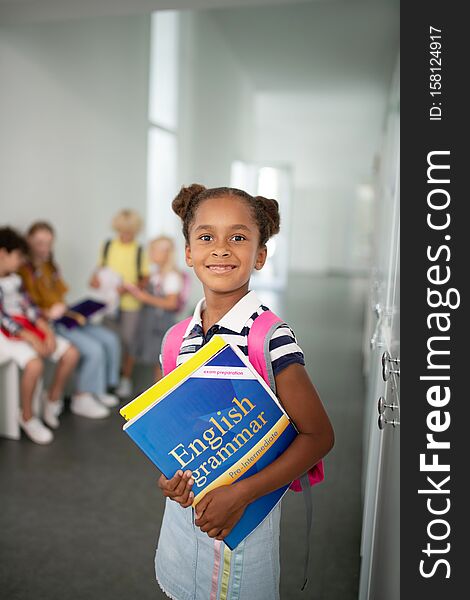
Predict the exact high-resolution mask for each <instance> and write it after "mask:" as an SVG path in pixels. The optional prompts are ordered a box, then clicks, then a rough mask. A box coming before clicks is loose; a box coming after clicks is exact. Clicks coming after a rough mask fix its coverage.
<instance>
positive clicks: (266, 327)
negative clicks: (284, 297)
mask: <svg viewBox="0 0 470 600" xmlns="http://www.w3.org/2000/svg"><path fill="white" fill-rule="evenodd" d="M281 323H283V321H282V319H280V318H279V317H278V316H277V315H275V314H274V313H273V312H271V311H270V310H265V311H264V312H263V313H261V314H260V315H259V316H258V317H256V319H255V320H254V321H253V325H252V326H251V329H250V331H249V332H248V360H249V361H250V363H251V364H252V365H253V366H254V368H255V369H256V370H257V371H258V373H259V374H260V375H261V377H262V378H263V379H264V380H265V381H266V383H267V384H268V385H269V387H270V388H271V389H272V391H273V392H276V382H275V380H274V373H273V368H272V364H271V360H267V357H269V342H270V341H271V337H272V335H273V333H274V332H275V331H276V329H277V328H278V327H279V325H281Z"/></svg>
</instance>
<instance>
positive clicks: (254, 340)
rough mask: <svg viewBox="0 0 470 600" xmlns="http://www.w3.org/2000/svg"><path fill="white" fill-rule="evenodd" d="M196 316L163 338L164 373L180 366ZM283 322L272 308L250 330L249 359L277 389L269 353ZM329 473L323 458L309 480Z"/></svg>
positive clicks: (297, 488)
mask: <svg viewBox="0 0 470 600" xmlns="http://www.w3.org/2000/svg"><path fill="white" fill-rule="evenodd" d="M191 318H192V317H188V318H187V319H184V321H180V322H179V323H176V325H173V327H171V328H170V329H169V330H168V331H167V333H166V335H165V337H164V338H163V342H162V367H163V374H164V375H167V374H168V373H170V371H173V369H174V368H175V367H176V360H177V358H178V354H179V351H180V348H181V344H182V342H183V337H184V334H185V332H186V329H187V327H188V325H189V322H190V321H191ZM282 323H283V321H282V319H280V318H279V317H278V316H276V315H275V314H274V313H273V312H271V311H270V310H266V311H264V312H263V313H262V314H261V315H259V316H258V317H257V318H256V319H255V320H254V321H253V325H252V326H251V329H250V331H249V333H248V359H249V361H250V363H251V364H252V365H253V366H254V368H255V369H256V371H257V372H258V373H259V374H260V375H261V377H262V378H263V379H264V380H265V381H266V383H267V384H268V385H269V387H270V388H271V390H272V391H273V392H274V393H276V382H275V380H274V373H273V370H272V365H271V359H270V356H269V342H270V340H271V337H272V335H273V333H274V332H275V331H276V329H277V328H278V327H279V326H280V325H281V324H282ZM324 477H325V474H324V470H323V461H322V460H321V461H320V462H318V463H317V464H316V465H315V466H313V467H312V468H311V469H309V471H308V483H309V484H310V485H311V486H312V485H315V484H316V483H320V482H321V481H323V479H324ZM290 489H291V490H293V491H294V492H301V491H302V478H300V479H295V480H294V481H293V482H292V483H291V484H290Z"/></svg>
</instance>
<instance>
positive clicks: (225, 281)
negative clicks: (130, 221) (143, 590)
mask: <svg viewBox="0 0 470 600" xmlns="http://www.w3.org/2000/svg"><path fill="white" fill-rule="evenodd" d="M172 206H173V210H174V211H175V213H176V214H177V215H179V216H180V217H181V220H182V223H183V234H184V237H185V241H186V250H185V255H186V263H187V265H188V266H190V267H192V268H193V269H194V271H195V274H196V276H197V277H198V279H199V280H200V281H201V283H202V286H203V289H204V298H203V299H202V300H201V301H200V302H199V303H198V304H197V306H196V309H195V311H194V314H193V316H192V318H191V319H189V320H187V321H185V322H182V323H178V324H177V325H175V326H173V328H172V329H170V331H169V332H168V333H167V335H166V337H165V339H164V342H163V345H162V365H163V372H164V374H165V375H166V374H167V373H168V372H169V370H171V369H172V368H175V366H177V365H180V364H182V363H183V362H184V361H186V360H187V359H188V358H190V357H191V356H192V355H193V354H194V353H195V352H197V350H199V349H200V348H201V347H202V346H203V345H204V344H205V343H207V342H208V341H209V340H210V339H211V338H212V336H213V335H215V334H217V335H221V336H222V337H223V338H224V339H225V340H226V341H227V342H230V343H232V344H233V345H236V346H238V347H239V348H240V350H241V351H242V352H243V353H244V354H245V355H247V356H248V357H249V359H250V361H251V362H252V363H253V365H254V366H255V368H256V369H257V370H258V372H260V374H261V375H262V376H263V377H264V378H265V379H266V381H269V382H270V384H271V387H272V388H273V389H275V390H276V394H277V396H278V397H279V400H280V402H281V403H282V405H283V406H284V408H285V410H286V412H287V413H288V414H289V416H290V418H291V420H292V421H293V423H294V424H295V426H296V427H297V430H298V432H299V435H298V436H297V437H296V439H295V440H294V442H293V443H292V444H291V446H289V448H288V449H287V450H286V451H285V452H284V453H283V454H282V455H281V456H280V457H279V458H277V459H276V460H275V461H274V462H273V463H271V464H270V465H269V466H267V467H266V468H264V469H262V470H261V471H259V472H258V473H256V474H254V475H252V476H250V477H246V478H245V479H240V480H238V481H236V482H235V483H233V484H232V485H230V486H222V487H219V488H216V489H214V490H212V491H210V492H209V493H208V494H207V495H205V496H204V498H203V499H202V500H201V501H200V502H199V503H198V504H197V505H196V507H195V509H194V511H193V509H191V508H190V506H191V504H192V502H193V499H194V493H193V492H192V491H191V488H192V485H193V483H194V481H193V479H192V477H191V471H185V472H183V471H178V472H177V473H176V474H175V476H174V477H173V478H172V479H169V480H168V479H166V478H165V477H164V476H163V475H162V476H161V477H160V479H159V487H160V488H161V490H162V492H163V494H164V496H166V498H167V500H166V506H165V513H164V516H163V522H162V526H161V531H160V537H159V541H158V547H157V551H156V556H155V571H156V577H157V581H158V583H159V585H160V587H161V588H162V590H163V591H164V592H165V593H166V594H167V595H168V596H169V597H170V598H174V599H177V600H199V599H200V598H210V599H211V600H216V599H217V600H225V599H228V598H232V597H233V598H235V597H236V598H237V599H238V600H248V599H250V600H275V599H278V598H279V575H280V569H279V533H280V504H278V505H277V506H276V508H275V509H274V510H273V511H271V513H270V514H269V515H268V517H267V518H266V519H265V520H264V521H263V522H262V523H261V524H260V525H259V526H258V527H257V528H256V529H255V530H254V531H253V532H252V533H251V534H250V535H249V536H248V537H247V538H245V540H243V542H241V543H240V544H239V545H238V546H237V547H236V548H235V550H233V551H230V550H229V548H228V547H227V546H226V545H225V544H224V543H223V540H224V537H225V536H226V535H227V534H228V533H229V532H230V531H231V529H232V528H233V526H234V525H235V523H236V522H237V521H238V520H239V519H240V517H241V515H242V514H243V512H244V510H245V508H246V507H247V506H248V504H249V503H250V502H253V501H254V500H255V499H257V498H259V497H260V496H263V495H265V494H267V493H269V492H271V491H274V490H276V489H278V488H280V487H281V486H283V485H286V484H288V483H290V482H292V481H293V480H295V479H296V478H299V477H301V476H302V479H303V480H305V477H306V475H305V474H306V472H308V478H307V479H309V480H310V483H314V482H315V481H318V480H320V479H321V477H322V470H321V466H320V465H321V459H322V458H323V457H324V456H325V455H326V454H327V453H328V452H329V450H330V449H331V448H332V446H333V440H334V434H333V429H332V426H331V424H330V421H329V419H328V416H327V414H326V412H325V410H324V408H323V405H322V403H321V400H320V398H319V396H318V394H317V392H316V390H315V388H314V386H313V384H312V383H311V381H310V379H309V377H308V375H307V372H306V370H305V368H304V364H305V362H304V356H303V353H302V350H301V349H300V347H299V346H298V344H297V340H296V337H295V335H294V333H293V331H292V329H291V328H290V327H289V326H288V325H287V324H285V323H284V322H283V321H282V320H280V319H277V318H276V317H275V315H273V313H271V312H270V311H269V309H268V308H267V307H265V306H264V305H263V304H262V303H261V302H260V300H259V299H258V297H257V296H256V294H255V293H254V292H253V291H249V284H250V276H251V273H252V271H253V270H254V269H257V270H259V269H261V268H262V267H263V265H264V263H265V261H266V256H267V250H266V242H267V241H268V239H269V238H270V237H271V236H272V235H274V234H276V233H277V232H278V231H279V223H280V217H279V210H278V203H277V202H276V201H275V200H269V199H266V198H262V197H259V196H256V197H252V196H250V195H249V194H247V193H246V192H243V191H241V190H237V189H234V188H226V187H222V188H212V189H206V188H205V187H204V186H201V185H197V184H193V185H191V186H189V187H186V188H185V187H183V188H182V189H181V191H180V192H179V194H178V195H177V196H176V198H175V199H174V201H173V204H172ZM265 314H266V315H267V318H266V317H265V316H264V315H265ZM257 322H258V323H261V327H258V326H257V325H256V323H257ZM254 329H258V332H257V333H256V335H255V339H254V342H253V335H252V334H250V332H252V330H254ZM260 341H261V343H260ZM175 342H177V343H176V344H175ZM175 348H176V351H175ZM266 357H267V360H265V358H266ZM263 365H264V368H263Z"/></svg>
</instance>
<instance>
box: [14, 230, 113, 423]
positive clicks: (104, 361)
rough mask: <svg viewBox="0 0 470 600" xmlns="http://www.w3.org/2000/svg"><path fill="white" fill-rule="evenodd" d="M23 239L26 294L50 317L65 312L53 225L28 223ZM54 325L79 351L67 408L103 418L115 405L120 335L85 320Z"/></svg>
mask: <svg viewBox="0 0 470 600" xmlns="http://www.w3.org/2000/svg"><path fill="white" fill-rule="evenodd" d="M26 239H27V242H28V245H29V259H28V260H27V261H25V263H24V265H23V266H22V267H21V269H20V271H19V273H20V275H21V277H22V279H23V283H24V286H25V288H26V291H27V292H28V294H29V296H30V298H31V299H32V300H33V301H34V302H35V303H36V304H37V305H38V306H39V308H40V309H41V310H42V312H43V314H44V315H45V316H46V317H47V318H48V319H49V320H50V321H52V322H53V321H55V320H57V319H60V318H61V317H63V316H64V315H65V314H66V312H67V302H66V294H67V291H68V286H67V284H66V283H65V281H64V279H63V278H62V274H61V272H60V269H59V267H58V265H57V263H56V261H55V260H54V256H53V247H54V241H55V232H54V228H53V227H52V225H51V224H50V223H47V222H45V221H37V222H36V223H33V224H32V225H31V226H30V227H29V229H28V232H27V238H26ZM54 328H55V330H56V331H57V333H59V334H60V335H61V336H62V337H64V338H65V339H67V340H68V341H69V342H71V343H72V344H73V345H74V346H75V347H76V348H77V349H78V350H79V352H80V362H79V365H78V368H77V376H76V392H75V393H74V394H73V396H72V401H71V403H70V410H71V412H73V413H74V414H76V415H80V416H82V417H87V418H90V419H101V418H104V417H107V416H108V415H109V414H110V411H109V408H112V407H114V406H117V405H118V404H119V400H118V399H117V397H116V396H115V395H114V394H113V393H111V392H112V390H113V389H114V388H116V386H117V385H118V383H119V367H120V361H121V346H120V342H119V338H118V336H117V335H116V334H115V333H114V332H112V331H110V330H109V329H108V328H106V327H103V326H102V325H95V324H92V323H86V322H85V323H83V324H81V325H78V326H77V327H74V328H72V329H68V328H67V327H65V325H62V324H55V325H54Z"/></svg>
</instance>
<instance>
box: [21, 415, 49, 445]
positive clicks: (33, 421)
mask: <svg viewBox="0 0 470 600" xmlns="http://www.w3.org/2000/svg"><path fill="white" fill-rule="evenodd" d="M18 421H19V423H20V427H21V429H22V430H23V431H24V432H25V433H26V435H27V436H28V437H29V439H30V440H32V441H33V442H35V443H36V444H50V443H51V442H52V440H53V439H54V434H53V433H52V431H51V430H50V429H48V428H47V427H46V426H45V425H44V423H43V422H42V421H41V420H40V419H38V418H37V417H31V418H30V419H29V420H28V421H25V420H24V419H23V417H22V416H21V415H20V417H19V419H18Z"/></svg>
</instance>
